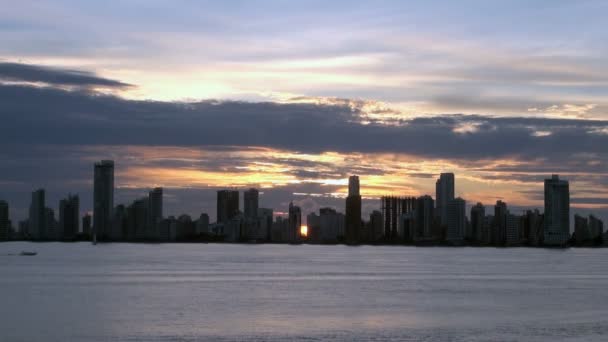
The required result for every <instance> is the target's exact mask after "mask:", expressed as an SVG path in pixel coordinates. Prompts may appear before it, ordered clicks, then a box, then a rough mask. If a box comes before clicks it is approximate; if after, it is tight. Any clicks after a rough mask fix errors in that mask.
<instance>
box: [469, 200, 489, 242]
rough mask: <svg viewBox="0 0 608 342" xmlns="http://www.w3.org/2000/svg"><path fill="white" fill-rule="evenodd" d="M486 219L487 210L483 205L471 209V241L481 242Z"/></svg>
mask: <svg viewBox="0 0 608 342" xmlns="http://www.w3.org/2000/svg"><path fill="white" fill-rule="evenodd" d="M485 217H486V208H485V207H484V206H483V204H481V203H477V204H476V205H474V206H473V207H472V208H471V236H470V238H471V240H473V241H475V242H481V241H482V240H483V239H482V230H483V223H484V219H485Z"/></svg>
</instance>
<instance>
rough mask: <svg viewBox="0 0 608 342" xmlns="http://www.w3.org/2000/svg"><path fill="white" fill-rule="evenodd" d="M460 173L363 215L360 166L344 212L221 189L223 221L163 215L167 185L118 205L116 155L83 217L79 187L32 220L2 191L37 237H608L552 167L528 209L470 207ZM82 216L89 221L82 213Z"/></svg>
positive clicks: (434, 240) (560, 243) (39, 203)
mask: <svg viewBox="0 0 608 342" xmlns="http://www.w3.org/2000/svg"><path fill="white" fill-rule="evenodd" d="M455 184H456V181H455V176H454V174H453V173H442V174H441V175H440V176H439V178H438V179H437V182H436V186H435V199H433V197H431V196H430V195H423V196H419V197H401V196H384V197H382V198H381V199H380V210H374V211H373V212H372V213H371V214H370V215H369V220H367V221H364V220H362V214H361V207H362V198H361V193H360V182H359V177H358V176H351V177H350V178H349V180H348V195H347V197H346V200H345V207H344V208H345V213H344V214H342V213H340V212H338V211H337V210H336V209H334V208H329V207H325V208H321V209H320V210H319V213H318V214H317V213H309V214H308V215H307V216H306V219H307V220H306V221H307V226H303V225H302V210H301V208H300V207H298V206H297V205H294V204H293V203H290V204H289V212H288V213H287V217H283V216H276V217H275V215H274V212H273V209H272V208H261V207H260V206H259V194H260V193H259V191H258V190H257V189H253V188H252V189H248V190H246V191H244V192H243V204H244V208H243V211H241V210H240V199H239V195H240V193H239V191H237V190H232V189H226V190H219V191H217V206H216V210H217V212H216V214H217V215H216V218H217V219H216V222H213V223H212V222H210V220H209V215H208V214H207V213H202V214H200V216H199V217H198V218H196V219H193V218H192V217H190V216H189V215H185V214H184V215H180V216H179V217H174V216H169V217H165V216H164V215H163V189H162V188H154V189H152V190H150V191H149V193H148V195H147V196H145V197H142V198H138V199H135V200H134V201H133V202H132V203H131V204H129V205H127V206H125V205H123V204H119V205H116V206H115V205H114V162H113V161H111V160H102V161H100V162H98V163H95V165H94V185H93V215H92V216H91V215H90V214H86V215H84V216H83V217H82V218H80V216H79V215H80V205H79V203H80V200H79V197H78V195H72V194H69V195H68V196H67V197H66V198H64V199H62V200H61V201H60V202H59V213H58V217H57V215H55V212H54V211H53V209H51V208H49V207H47V205H46V201H45V190H44V189H38V190H35V191H34V192H32V195H31V202H30V207H29V216H28V219H27V220H24V221H21V222H19V224H18V227H13V225H12V222H11V221H10V219H9V204H8V202H6V201H3V200H0V240H15V239H25V240H35V241H75V240H93V241H158V242H165V241H167V242H168V241H176V242H179V241H218V242H220V241H223V242H274V243H325V244H332V243H346V244H411V245H455V246H459V245H474V246H556V247H564V246H599V245H602V244H604V242H605V241H607V242H608V233H605V232H604V224H603V222H602V221H601V220H600V219H598V218H597V217H595V216H593V215H589V217H582V216H580V215H578V214H577V215H574V230H573V232H572V234H571V229H570V189H569V183H568V181H566V180H563V179H560V178H559V176H557V175H553V176H552V177H551V178H548V179H546V180H545V182H544V212H543V213H541V212H540V211H539V210H538V209H536V210H527V211H525V212H524V213H522V214H520V215H517V214H515V213H512V212H511V211H510V210H509V209H508V207H507V203H505V202H503V201H501V200H499V201H497V202H496V203H495V204H494V206H493V209H494V211H493V212H492V211H486V206H485V205H483V204H482V203H476V204H475V205H473V206H472V207H471V209H470V213H469V216H467V213H466V211H467V205H466V204H467V203H466V201H465V200H464V199H462V198H460V197H456V196H455ZM81 222H82V227H80V225H81V224H80V223H81Z"/></svg>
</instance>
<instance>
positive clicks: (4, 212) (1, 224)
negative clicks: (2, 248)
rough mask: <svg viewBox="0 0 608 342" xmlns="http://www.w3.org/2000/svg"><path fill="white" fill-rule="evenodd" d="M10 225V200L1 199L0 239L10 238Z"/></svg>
mask: <svg viewBox="0 0 608 342" xmlns="http://www.w3.org/2000/svg"><path fill="white" fill-rule="evenodd" d="M9 225H10V221H9V219H8V202H6V201H0V241H2V240H8V235H9V234H8V231H9Z"/></svg>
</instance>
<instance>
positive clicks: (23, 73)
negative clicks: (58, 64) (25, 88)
mask: <svg viewBox="0 0 608 342" xmlns="http://www.w3.org/2000/svg"><path fill="white" fill-rule="evenodd" d="M1 80H3V81H10V82H25V83H43V84H48V85H53V86H76V87H91V88H117V89H121V88H129V87H132V85H130V84H127V83H123V82H120V81H116V80H112V79H108V78H103V77H99V76H97V75H96V74H95V73H91V72H86V71H81V70H71V69H61V68H52V67H46V66H40V65H33V64H22V63H10V62H0V81H1Z"/></svg>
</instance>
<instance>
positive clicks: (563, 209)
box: [543, 175, 570, 246]
mask: <svg viewBox="0 0 608 342" xmlns="http://www.w3.org/2000/svg"><path fill="white" fill-rule="evenodd" d="M543 223H544V238H545V240H544V243H545V245H549V246H564V245H565V244H566V242H568V239H569V238H570V186H569V184H568V181H566V180H560V179H559V176H558V175H553V176H552V177H551V178H549V179H545V219H544V221H543Z"/></svg>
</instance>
